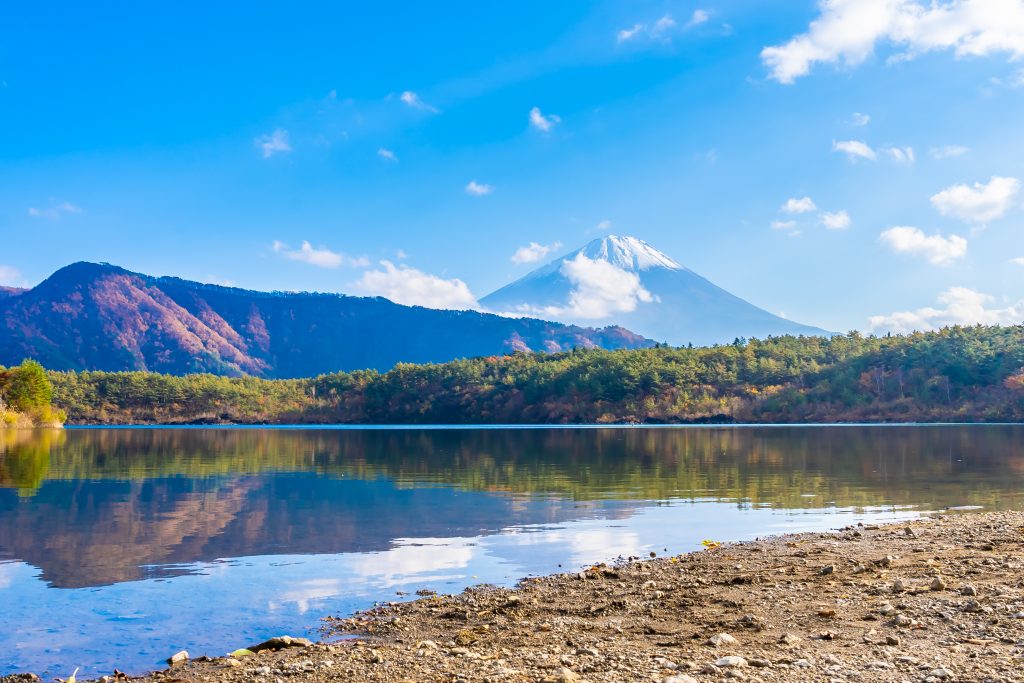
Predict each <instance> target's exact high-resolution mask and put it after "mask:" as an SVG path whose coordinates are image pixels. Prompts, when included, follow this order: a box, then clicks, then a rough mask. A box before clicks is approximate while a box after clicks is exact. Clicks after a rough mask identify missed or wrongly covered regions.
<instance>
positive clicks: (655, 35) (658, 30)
mask: <svg viewBox="0 0 1024 683" xmlns="http://www.w3.org/2000/svg"><path fill="white" fill-rule="evenodd" d="M710 18H711V15H710V14H709V13H708V12H707V11H706V10H702V9H697V10H694V11H693V14H691V15H690V18H689V19H688V20H687V21H686V24H685V25H684V26H683V29H691V28H693V27H695V26H700V25H701V24H704V23H706V22H707V21H708V19H710ZM677 28H679V22H677V21H676V20H675V18H673V17H672V15H671V14H665V15H662V17H661V18H660V19H658V20H657V21H655V22H654V23H653V24H633V25H632V26H630V27H629V28H624V29H622V30H620V31H618V32H616V34H615V39H616V41H618V42H619V43H628V42H630V41H635V40H640V39H643V40H646V41H661V42H669V41H670V40H671V37H670V34H671V33H673V32H674V31H675V30H676V29H677Z"/></svg>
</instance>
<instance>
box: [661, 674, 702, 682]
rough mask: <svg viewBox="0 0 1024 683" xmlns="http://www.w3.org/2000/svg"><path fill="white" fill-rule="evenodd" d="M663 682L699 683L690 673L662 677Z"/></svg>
mask: <svg viewBox="0 0 1024 683" xmlns="http://www.w3.org/2000/svg"><path fill="white" fill-rule="evenodd" d="M661 683H697V679H696V678H694V677H693V676H691V675H689V674H675V675H674V676H669V677H668V678H664V679H662V681H661Z"/></svg>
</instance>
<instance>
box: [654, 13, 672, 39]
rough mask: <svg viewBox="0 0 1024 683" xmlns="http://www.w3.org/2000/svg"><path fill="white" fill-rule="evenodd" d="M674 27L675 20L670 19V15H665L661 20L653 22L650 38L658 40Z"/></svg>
mask: <svg viewBox="0 0 1024 683" xmlns="http://www.w3.org/2000/svg"><path fill="white" fill-rule="evenodd" d="M675 27H676V20H675V19H673V18H672V15H671V14H666V15H665V16H663V17H662V18H661V19H658V20H657V21H656V22H654V26H652V27H651V37H652V38H660V37H661V36H663V35H664V34H666V33H668V32H669V31H671V30H672V29H674V28H675Z"/></svg>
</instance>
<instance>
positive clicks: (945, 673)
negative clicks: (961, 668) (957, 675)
mask: <svg viewBox="0 0 1024 683" xmlns="http://www.w3.org/2000/svg"><path fill="white" fill-rule="evenodd" d="M928 675H929V676H934V677H935V678H937V679H939V680H940V681H945V680H948V679H950V678H953V672H952V671H950V670H949V669H947V668H946V667H944V666H940V667H938V668H937V669H932V670H931V671H929V672H928Z"/></svg>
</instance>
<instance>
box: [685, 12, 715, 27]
mask: <svg viewBox="0 0 1024 683" xmlns="http://www.w3.org/2000/svg"><path fill="white" fill-rule="evenodd" d="M710 18H711V14H710V13H709V12H708V11H707V10H703V9H695V10H693V14H691V15H690V20H689V21H688V22H686V28H693V27H694V26H700V25H701V24H706V23H707V21H708V19H710Z"/></svg>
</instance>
